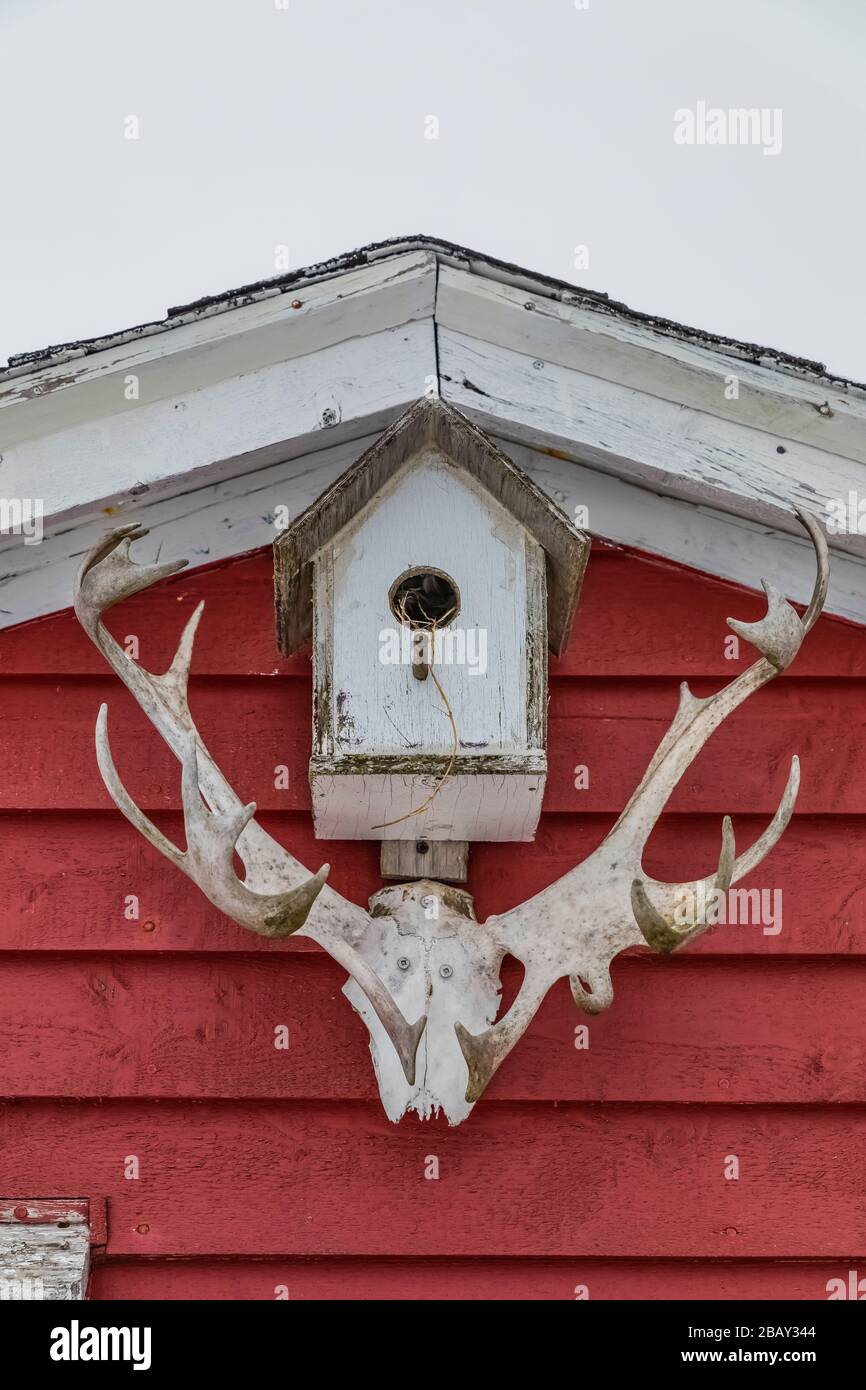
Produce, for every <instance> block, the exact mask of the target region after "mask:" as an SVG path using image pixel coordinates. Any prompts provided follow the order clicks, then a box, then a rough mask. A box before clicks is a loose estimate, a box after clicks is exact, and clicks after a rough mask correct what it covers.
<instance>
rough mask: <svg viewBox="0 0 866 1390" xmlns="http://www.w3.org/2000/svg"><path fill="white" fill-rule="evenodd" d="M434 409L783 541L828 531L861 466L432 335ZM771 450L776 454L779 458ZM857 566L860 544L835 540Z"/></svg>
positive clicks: (864, 479) (864, 543) (520, 357)
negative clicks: (822, 526) (783, 535)
mask: <svg viewBox="0 0 866 1390" xmlns="http://www.w3.org/2000/svg"><path fill="white" fill-rule="evenodd" d="M438 346H439V369H440V379H441V390H442V395H443V398H444V399H445V400H447V401H449V402H450V404H451V405H454V406H456V407H457V409H458V410H461V411H463V412H464V413H465V414H466V415H468V416H469V418H470V419H471V420H473V421H474V422H475V424H477V425H479V426H480V427H481V428H482V429H485V430H487V431H488V432H491V433H496V434H499V435H502V436H504V437H505V438H507V439H511V440H515V441H517V442H519V443H524V444H529V445H531V446H532V447H534V448H540V449H542V450H549V451H550V452H551V453H553V454H554V455H555V456H557V457H560V458H565V459H571V460H573V461H575V462H578V463H583V464H587V465H589V466H590V467H593V468H597V469H600V470H601V471H603V472H606V473H610V474H612V475H614V476H615V477H619V478H622V479H624V480H628V481H630V482H636V483H640V484H641V486H643V487H645V488H649V489H652V490H654V491H658V492H662V493H664V494H666V495H668V496H670V497H676V498H679V499H681V500H683V501H690V502H694V503H697V504H699V505H705V506H709V507H712V508H714V509H717V510H720V511H728V512H731V513H732V514H733V515H735V516H739V517H742V518H743V519H745V520H748V521H751V522H757V523H760V524H763V525H767V526H773V527H777V528H779V529H781V530H782V531H789V532H795V531H797V530H798V529H799V527H798V523H797V522H796V520H795V519H794V516H793V511H794V508H795V507H800V508H802V509H803V510H805V511H808V512H811V513H813V514H814V515H815V516H816V517H818V518H819V519H826V516H827V505H828V503H829V502H831V501H835V500H839V499H842V500H847V498H848V494H849V493H850V492H855V493H857V494H858V495H859V496H860V497H862V498H864V499H866V465H864V464H863V463H861V462H860V461H859V460H857V459H852V458H849V457H845V456H843V455H841V454H836V453H827V452H826V451H825V450H823V449H818V448H816V447H815V446H813V445H809V444H801V443H797V442H794V441H792V440H790V438H789V437H788V436H785V435H778V434H774V433H769V432H768V431H766V430H759V429H756V428H755V427H753V426H751V425H745V424H738V423H735V422H734V421H732V420H727V419H723V418H721V417H720V416H718V415H714V414H710V413H708V412H706V411H702V410H697V409H695V408H693V407H690V406H686V405H683V404H678V403H675V402H673V401H668V400H663V399H662V398H661V397H659V396H654V395H649V394H648V393H647V392H645V391H639V390H636V389H635V388H633V387H629V386H624V385H621V384H619V383H614V382H610V381H606V380H603V379H602V378H601V377H598V376H591V375H589V374H588V373H587V372H582V371H578V370H576V369H575V368H572V367H563V366H560V365H559V364H558V363H556V362H550V361H545V360H544V359H542V358H537V357H532V356H530V355H528V354H526V353H521V352H517V351H515V350H514V349H513V348H507V347H500V346H498V345H495V344H491V343H489V342H486V341H482V340H481V339H479V338H472V337H468V336H467V335H465V334H462V333H455V332H453V331H452V330H450V329H444V328H440V329H439V331H438ZM780 448H781V449H782V450H783V452H781V453H780V452H779V450H780ZM834 543H835V544H836V546H837V547H838V549H840V550H842V551H847V552H849V553H851V554H853V555H859V556H866V536H863V535H859V534H856V533H852V534H843V535H838V536H836V537H835V538H834Z"/></svg>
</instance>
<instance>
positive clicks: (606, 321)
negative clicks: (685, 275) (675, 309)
mask: <svg viewBox="0 0 866 1390" xmlns="http://www.w3.org/2000/svg"><path fill="white" fill-rule="evenodd" d="M574 298H575V300H577V298H578V296H577V295H575V296H574ZM436 323H437V325H438V327H439V328H440V329H445V330H451V331H452V332H454V333H457V334H466V335H468V336H470V337H473V338H479V339H482V340H484V341H485V342H487V343H488V344H490V345H491V346H495V347H501V348H509V349H511V350H513V351H515V352H519V353H522V354H524V355H526V356H529V357H531V358H532V359H533V360H541V361H543V362H544V363H545V364H547V363H556V364H557V365H559V366H561V367H568V368H571V369H573V370H575V371H579V372H585V373H588V374H589V375H591V376H594V377H599V378H601V379H603V380H604V381H607V382H611V383H613V384H618V385H621V386H624V387H626V388H629V389H633V390H638V391H642V392H646V393H647V394H648V395H651V396H658V397H659V398H660V399H662V400H666V401H673V402H675V403H676V404H678V405H681V406H688V407H690V408H691V409H693V410H700V411H703V412H706V413H707V414H709V415H715V416H718V417H719V418H720V419H723V420H730V421H732V422H733V423H735V424H738V425H750V426H752V427H753V428H755V429H759V430H766V431H769V432H770V433H771V434H773V435H774V436H776V437H779V438H782V439H788V440H791V441H797V442H799V443H800V444H809V445H813V446H814V447H815V448H818V449H821V450H824V451H826V452H827V453H830V454H841V455H843V456H844V457H846V458H850V459H856V460H857V461H858V462H860V463H866V396H864V393H863V391H862V390H859V389H858V388H852V387H850V386H847V385H846V384H844V383H842V382H840V381H838V380H833V379H830V378H828V379H826V380H823V381H814V380H809V379H806V378H804V377H802V376H798V375H796V374H795V373H793V372H792V371H790V370H785V369H783V368H782V367H780V365H779V363H778V360H777V358H775V357H769V356H768V358H767V365H761V364H759V363H756V362H753V361H749V360H748V358H746V357H745V356H739V357H738V356H736V355H734V353H733V352H731V350H730V349H728V350H727V351H720V350H717V349H713V348H712V347H711V346H709V345H700V346H699V345H698V344H697V343H695V342H692V341H689V340H687V339H682V338H677V337H675V336H674V335H673V334H672V333H670V332H666V333H662V332H659V331H657V330H654V329H653V328H652V327H651V326H650V325H647V324H640V323H636V322H634V321H633V320H632V319H629V318H626V317H625V316H623V315H621V314H618V313H616V312H615V310H614V309H613V308H611V309H610V310H608V311H607V312H604V311H603V310H601V309H600V308H599V307H595V308H589V307H586V306H585V305H582V304H580V303H577V302H576V303H568V302H566V297H565V296H564V297H562V298H559V297H554V296H551V295H549V294H544V293H534V294H533V293H529V292H527V290H526V289H524V288H521V287H520V286H517V285H513V284H508V283H504V282H503V281H501V280H495V279H493V278H491V277H490V276H489V275H485V274H478V273H471V272H469V271H466V270H461V269H458V268H456V267H452V266H449V265H444V264H440V267H439V277H438V282H437V290H436ZM734 377H735V378H736V380H737V385H738V396H737V398H736V399H730V398H729V397H730V392H729V391H728V392H726V385H727V383H728V382H729V381H730V380H731V379H732V378H734Z"/></svg>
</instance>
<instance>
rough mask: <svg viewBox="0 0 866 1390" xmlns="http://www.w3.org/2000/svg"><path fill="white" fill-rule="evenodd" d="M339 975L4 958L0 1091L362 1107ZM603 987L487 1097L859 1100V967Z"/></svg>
mask: <svg viewBox="0 0 866 1390" xmlns="http://www.w3.org/2000/svg"><path fill="white" fill-rule="evenodd" d="M510 964H511V965H512V967H513V963H510ZM344 978H345V976H344V975H343V973H342V971H341V970H340V969H339V967H338V966H336V965H335V964H334V963H333V962H332V961H330V960H328V959H327V958H325V957H323V956H322V955H316V956H312V955H298V954H293V955H286V956H284V957H283V959H282V960H278V959H275V958H274V957H268V958H263V957H257V958H255V957H252V958H251V957H239V956H234V957H231V956H230V957H224V958H217V959H213V958H207V957H205V958H201V957H197V956H188V957H186V958H182V959H177V958H175V957H170V956H169V957H166V956H156V957H154V958H153V959H150V960H145V959H143V958H141V957H140V956H139V957H128V956H124V955H117V956H116V957H114V958H113V959H111V958H108V957H106V955H105V954H104V953H103V954H102V955H100V956H83V957H78V958H77V959H60V960H56V959H54V958H53V957H50V956H45V955H43V956H41V957H40V956H24V955H22V956H20V957H18V958H15V957H13V958H11V959H7V960H6V961H5V962H4V965H3V970H2V973H0V1055H2V1057H3V1062H2V1064H0V1078H2V1093H3V1094H4V1095H5V1096H7V1097H14V1096H20V1097H28V1096H46V1097H52V1096H55V1097H58V1096H67V1095H73V1094H74V1095H76V1096H81V1097H94V1098H96V1097H100V1096H103V1097H115V1098H123V1097H158V1098H171V1097H178V1096H180V1097H190V1098H193V1099H206V1098H219V1097H221V1096H226V1095H228V1096H233V1097H250V1098H261V1099H283V1098H285V1099H293V1100H297V1099H315V1100H319V1099H321V1100H327V1099H347V1100H373V1099H375V1097H376V1095H377V1091H376V1087H375V1084H374V1080H373V1071H372V1067H371V1065H370V1055H369V1049H368V1046H367V1033H366V1030H365V1029H364V1027H363V1025H362V1023H361V1022H360V1020H359V1019H358V1018H357V1017H356V1015H355V1014H354V1012H353V1010H352V1009H351V1007H350V1006H349V1004H348V1003H347V1001H346V1000H345V998H344V997H343V995H342V993H341V986H342V983H343V980H344ZM504 982H505V989H506V992H510V993H511V994H513V992H514V989H515V988H516V985H517V982H518V971H517V969H516V967H513V968H511V969H509V968H506V970H505V972H504ZM613 982H614V990H615V996H614V1007H613V1008H611V1009H610V1010H609V1011H607V1012H606V1013H604V1014H602V1015H600V1016H599V1017H597V1018H593V1019H586V1018H581V1017H580V1016H579V1015H578V1014H577V1013H576V1011H575V1008H574V1003H573V1000H572V998H571V994H570V992H569V990H568V987H567V984H566V982H565V981H560V983H559V984H558V985H557V986H556V988H555V989H554V990H553V991H552V992H551V993H550V994H549V995H548V997H547V999H546V1001H545V1003H544V1004H543V1006H542V1008H541V1009H540V1011H539V1013H538V1016H537V1018H536V1019H535V1021H534V1023H533V1025H532V1027H531V1028H530V1029H529V1031H528V1033H527V1034H526V1035H525V1037H524V1038H523V1040H522V1042H521V1045H520V1047H518V1048H516V1049H515V1051H514V1052H513V1053H512V1055H511V1056H510V1057H509V1058H508V1060H507V1061H506V1062H505V1064H504V1065H503V1067H502V1068H501V1070H500V1071H499V1072H498V1073H497V1075H496V1077H495V1079H494V1081H493V1082H492V1084H491V1086H490V1089H489V1091H488V1092H487V1096H488V1100H490V1101H513V1100H520V1101H523V1100H538V1101H548V1100H562V1101H597V1100H607V1101H620V1102H621V1101H665V1102H678V1103H687V1102H694V1103H699V1102H711V1103H712V1102H725V1103H728V1104H731V1103H737V1104H744V1103H749V1104H761V1103H765V1102H769V1103H779V1102H787V1103H797V1102H804V1103H810V1104H811V1103H817V1102H821V1101H825V1102H863V1103H866V1029H864V1027H863V1000H864V998H866V963H863V962H859V961H857V962H853V961H852V962H850V963H849V964H848V965H847V966H845V967H844V968H840V967H839V966H837V965H833V964H830V963H820V964H819V963H817V962H811V961H793V962H792V961H785V960H784V959H782V960H775V961H769V962H767V963H763V962H758V961H751V962H745V961H738V960H728V961H718V960H716V961H708V960H702V959H700V958H697V959H694V960H690V959H688V958H687V957H686V958H683V957H679V958H677V959H676V960H657V959H654V958H643V959H637V958H634V957H631V958H629V959H624V960H620V961H617V962H616V963H615V964H614V967H613ZM758 995H759V996H760V1007H756V1005H755V1000H756V997H758ZM281 1024H282V1025H287V1026H288V1029H289V1041H290V1046H289V1048H288V1049H287V1050H280V1051H278V1050H276V1049H275V1047H274V1030H275V1028H276V1027H277V1025H281ZM577 1027H581V1028H583V1027H585V1028H586V1029H587V1030H588V1033H587V1037H588V1042H589V1046H588V1048H583V1047H581V1048H580V1049H578V1048H576V1046H575V1042H576V1038H575V1030H576V1028H577ZM582 1036H583V1035H582V1033H581V1037H582Z"/></svg>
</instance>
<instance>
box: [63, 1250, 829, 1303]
mask: <svg viewBox="0 0 866 1390" xmlns="http://www.w3.org/2000/svg"><path fill="white" fill-rule="evenodd" d="M831 1279H843V1280H844V1281H845V1282H846V1284H847V1280H848V1267H847V1265H846V1264H845V1262H844V1261H840V1260H838V1259H837V1260H827V1261H824V1262H822V1263H818V1262H817V1261H808V1262H807V1261H802V1262H800V1261H797V1262H793V1261H792V1262H785V1261H781V1260H779V1261H773V1262H770V1261H750V1260H736V1261H734V1260H714V1261H707V1262H704V1263H698V1262H697V1261H694V1260H680V1261H671V1260H668V1261H663V1260H652V1261H645V1262H644V1263H640V1262H638V1261H635V1260H587V1259H580V1260H578V1259H574V1260H483V1259H471V1260H444V1259H443V1260H421V1259H419V1260H378V1261H377V1260H292V1259H283V1260H221V1261H213V1262H207V1261H204V1260H195V1261H186V1260H171V1261H163V1260H150V1261H144V1260H142V1261H133V1260H111V1261H102V1262H98V1263H97V1264H96V1265H95V1266H94V1268H93V1273H92V1276H91V1283H90V1297H91V1298H96V1299H111V1300H116V1299H125V1298H128V1299H151V1300H153V1299H156V1300H164V1299H170V1300H171V1299H244V1300H268V1299H274V1298H276V1297H277V1296H278V1295H279V1296H280V1297H282V1298H285V1297H286V1291H288V1297H289V1299H290V1300H292V1301H293V1302H300V1301H303V1300H305V1299H314V1300H339V1299H351V1300H353V1301H355V1300H357V1301H359V1302H361V1301H364V1300H368V1299H369V1300H374V1299H383V1300H387V1301H389V1302H390V1301H392V1300H393V1301H395V1302H396V1301H400V1300H409V1299H412V1300H414V1301H418V1302H432V1301H434V1300H442V1299H447V1300H456V1301H458V1302H470V1301H476V1300H481V1299H496V1300H508V1301H515V1302H525V1301H530V1300H541V1299H543V1300H545V1301H551V1302H553V1301H559V1300H562V1301H565V1302H568V1301H571V1300H574V1299H575V1298H578V1297H580V1298H589V1299H591V1300H593V1299H594V1300H605V1299H655V1300H659V1299H672V1298H673V1299H707V1300H713V1301H716V1300H728V1299H763V1298H769V1297H772V1298H779V1299H804V1300H806V1299H808V1300H813V1299H823V1298H827V1296H828V1294H827V1285H828V1283H829V1281H830V1280H831Z"/></svg>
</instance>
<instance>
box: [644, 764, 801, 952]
mask: <svg viewBox="0 0 866 1390" xmlns="http://www.w3.org/2000/svg"><path fill="white" fill-rule="evenodd" d="M799 789H800V760H799V758H798V757H797V755H796V754H795V755H794V757H793V758H792V759H791V771H790V772H789V773H788V780H787V782H786V783H785V790H784V792H783V793H782V799H781V801H780V802H779V805H778V807H777V809H776V814H775V815H774V816H773V819H772V820H771V821H770V824H769V825H768V826H767V828H766V830H765V831H764V832H763V833H762V834H761V835H759V836H758V839H757V840H755V842H754V844H752V845H750V846H749V848H748V849H747V850H746V851H745V852H744V853H743V854H740V855H738V856H737V857H736V858H733V849H734V838H733V831H732V830H731V833H730V853H731V871H730V874H728V873H727V872H726V871H725V868H726V864H727V860H726V859H725V837H726V836H727V832H728V830H730V826H731V822H730V818H729V817H728V816H726V817H725V819H724V822H723V832H722V833H723V846H722V858H720V860H719V868H718V871H717V872H716V874H715V876H713V875H710V876H709V877H707V878H703V879H695V880H693V881H692V882H686V883H662V882H660V881H659V880H658V879H646V880H643V879H635V880H634V881H633V883H632V887H631V903H632V909H633V911H634V916H635V921H636V922H637V924H638V926H639V927H640V930H641V932H642V933H643V936H644V939H645V940H646V943H647V945H648V946H651V947H652V948H653V950H655V951H660V952H662V953H663V954H667V953H668V952H669V951H675V950H676V949H677V948H678V947H679V946H683V945H685V944H686V942H688V941H691V940H693V939H694V937H696V936H700V935H701V933H702V932H704V931H706V929H707V927H708V926H712V925H713V923H711V922H708V921H707V912H706V910H707V908H709V907H711V906H712V905H713V903H717V902H718V898H717V897H716V896H715V895H716V894H718V893H726V892H727V891H728V889H729V888H730V886H731V884H732V883H737V882H738V881H739V880H740V879H741V878H745V877H746V874H750V873H751V872H752V870H753V869H756V868H757V866H758V865H759V864H760V863H761V860H762V859H764V858H766V856H767V855H768V854H769V853H770V850H771V849H772V848H773V847H774V845H776V844H778V842H779V840H780V839H781V838H782V835H783V833H784V831H785V829H786V828H787V826H788V823H789V821H790V819H791V816H792V815H793V814H794V806H795V805H796V802H797V792H798V791H799ZM723 860H724V861H725V863H724V865H723ZM647 884H650V885H651V886H652V897H653V898H654V899H655V900H656V902H658V899H659V897H661V898H662V900H663V901H662V905H661V908H659V907H655V906H653V902H652V901H651V900H650V895H649V894H648V892H647ZM680 914H682V915H683V916H685V917H686V918H687V919H688V918H690V919H691V921H690V924H689V925H688V926H687V927H686V928H685V929H683V928H680V927H678V926H677V925H676V918H677V916H678V915H680Z"/></svg>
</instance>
